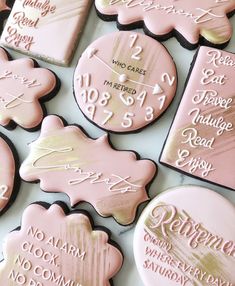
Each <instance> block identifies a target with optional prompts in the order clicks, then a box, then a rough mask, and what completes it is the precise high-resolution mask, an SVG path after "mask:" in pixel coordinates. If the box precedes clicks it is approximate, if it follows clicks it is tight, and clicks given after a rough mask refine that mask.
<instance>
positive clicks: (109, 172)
mask: <svg viewBox="0 0 235 286" xmlns="http://www.w3.org/2000/svg"><path fill="white" fill-rule="evenodd" d="M155 173H156V166H155V164H154V163H153V162H152V161H150V160H137V158H136V154H135V153H134V152H130V151H117V150H114V149H113V148H112V147H111V146H110V144H109V142H108V137H107V135H104V136H102V137H100V138H98V139H96V140H93V139H91V138H89V137H87V136H86V135H85V134H84V132H83V131H82V130H81V128H79V127H78V126H67V127H65V126H64V123H63V122H62V120H61V119H60V118H59V117H57V116H54V115H51V116H47V117H46V118H45V119H44V120H43V122H42V129H41V135H40V137H39V138H38V139H37V140H36V141H34V142H33V143H32V144H31V145H30V153H29V155H28V157H27V158H26V160H25V161H24V162H23V164H22V166H21V168H20V175H21V177H22V179H23V180H25V181H29V182H33V181H40V187H41V188H42V189H43V190H44V191H46V192H64V193H66V194H67V195H68V196H69V197H70V200H71V205H72V206H74V205H75V204H77V203H78V202H80V201H87V202H89V203H91V204H92V205H93V206H94V208H95V209H96V211H97V212H98V213H99V214H100V215H102V216H104V217H107V216H111V215H112V216H113V217H114V218H115V219H116V220H117V222H119V223H121V224H124V225H126V224H130V223H131V222H133V220H134V218H135V214H136V209H137V207H138V205H139V204H140V203H142V202H144V201H146V200H148V197H147V194H146V189H145V188H146V186H147V185H148V184H149V183H150V182H151V181H152V179H153V177H154V175H155Z"/></svg>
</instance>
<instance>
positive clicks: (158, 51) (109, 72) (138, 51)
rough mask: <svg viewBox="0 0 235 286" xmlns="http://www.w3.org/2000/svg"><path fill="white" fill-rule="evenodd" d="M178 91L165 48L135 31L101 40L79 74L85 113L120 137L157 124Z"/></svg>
mask: <svg viewBox="0 0 235 286" xmlns="http://www.w3.org/2000/svg"><path fill="white" fill-rule="evenodd" d="M176 87H177V72H176V67H175V64H174V61H173V59H172V57H171V56H170V54H169V53H168V51H167V50H166V48H165V47H164V46H163V45H161V44H160V43H158V42H157V41H155V40H153V39H152V38H150V37H148V36H146V35H143V34H139V33H136V32H127V31H123V32H116V33H112V34H108V35H105V36H103V37H101V38H99V39H98V40H96V41H95V42H93V43H92V44H91V45H90V46H89V47H88V48H87V49H86V50H85V51H84V53H83V54H82V56H81V58H80V60H79V62H78V65H77V67H76V70H75V73H74V94H75V98H76V101H77V103H78V105H79V107H80V109H81V111H82V112H83V114H84V115H85V116H86V117H87V118H88V119H89V120H90V121H92V122H93V123H95V124H96V125H97V126H99V127H100V128H102V129H105V130H108V131H111V132H117V133H125V132H134V131H137V130H140V129H142V128H143V127H145V126H146V125H148V124H150V123H152V122H154V121H155V120H156V119H157V118H158V117H159V116H160V115H161V114H162V113H163V112H164V111H165V110H166V109H167V107H168V106H169V104H170V103H171V101H172V100H173V98H174V96H175V92H176Z"/></svg>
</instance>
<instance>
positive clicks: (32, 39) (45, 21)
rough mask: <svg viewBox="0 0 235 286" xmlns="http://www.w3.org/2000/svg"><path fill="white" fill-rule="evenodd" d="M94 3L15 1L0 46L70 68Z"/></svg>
mask: <svg viewBox="0 0 235 286" xmlns="http://www.w3.org/2000/svg"><path fill="white" fill-rule="evenodd" d="M91 3H92V1H91V0H66V1H65V0H15V4H14V6H13V8H12V11H11V14H10V16H9V18H8V21H7V23H6V25H5V28H4V30H3V33H2V36H1V43H2V44H3V45H4V46H6V47H9V48H12V49H14V50H17V51H19V52H22V53H24V54H28V55H30V56H33V57H37V58H40V59H43V60H45V61H49V62H51V63H54V64H58V65H62V66H67V65H68V64H69V63H70V61H71V59H72V56H73V53H74V51H75V49H76V46H77V41H78V38H79V37H80V36H81V33H82V30H83V28H84V25H85V22H86V19H87V17H88V12H89V8H90V6H91Z"/></svg>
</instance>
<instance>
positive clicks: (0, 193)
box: [0, 185, 9, 201]
mask: <svg viewBox="0 0 235 286" xmlns="http://www.w3.org/2000/svg"><path fill="white" fill-rule="evenodd" d="M7 191H8V187H7V186H6V185H2V186H0V200H3V201H8V200H9V198H8V197H7V196H6V194H7Z"/></svg>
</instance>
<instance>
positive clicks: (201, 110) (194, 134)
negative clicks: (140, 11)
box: [160, 47, 235, 190]
mask: <svg viewBox="0 0 235 286" xmlns="http://www.w3.org/2000/svg"><path fill="white" fill-rule="evenodd" d="M192 67H193V68H192V72H191V75H190V77H189V79H188V81H187V83H186V89H185V91H184V94H183V97H182V101H181V104H180V106H179V108H178V111H177V114H176V116H175V119H174V122H173V124H172V126H171V130H170V132H169V135H168V138H167V140H166V143H165V147H164V149H163V151H162V154H161V158H160V162H161V163H163V164H165V165H167V166H169V167H171V168H174V169H176V170H178V171H180V172H184V173H186V174H188V175H191V176H195V177H197V178H199V179H202V180H206V181H209V182H211V183H214V184H217V185H221V186H224V187H227V188H230V189H233V190H235V177H234V174H235V165H234V158H235V155H234V150H235V129H234V126H235V116H234V112H235V88H234V79H235V55H234V54H232V53H229V52H225V51H221V50H217V49H212V48H208V47H201V48H200V49H199V51H198V54H197V57H196V58H195V59H194V62H193V64H192Z"/></svg>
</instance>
